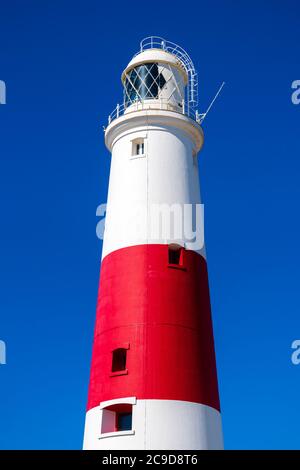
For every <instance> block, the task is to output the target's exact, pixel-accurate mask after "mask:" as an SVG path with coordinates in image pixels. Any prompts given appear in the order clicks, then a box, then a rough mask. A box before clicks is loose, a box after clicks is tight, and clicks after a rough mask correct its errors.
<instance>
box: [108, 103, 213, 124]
mask: <svg viewBox="0 0 300 470" xmlns="http://www.w3.org/2000/svg"><path fill="white" fill-rule="evenodd" d="M151 109H159V110H165V111H173V112H177V113H180V114H184V115H185V116H188V117H189V118H191V119H193V120H194V121H196V122H197V123H198V124H201V123H202V120H203V118H204V116H205V115H204V114H200V113H198V111H197V110H194V109H192V108H189V107H188V106H185V103H184V101H183V102H182V103H181V105H180V106H176V107H175V106H174V105H172V104H171V103H170V101H168V100H166V99H161V98H160V99H157V100H137V101H135V102H134V103H132V104H130V105H125V104H124V103H123V104H121V105H120V104H117V106H116V107H115V109H114V110H113V111H112V112H111V113H110V115H109V116H108V124H110V123H111V122H112V121H113V120H114V119H118V118H119V117H121V116H123V115H124V114H129V113H132V112H136V111H145V110H151Z"/></svg>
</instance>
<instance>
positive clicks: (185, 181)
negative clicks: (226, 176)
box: [102, 110, 205, 258]
mask: <svg viewBox="0 0 300 470" xmlns="http://www.w3.org/2000/svg"><path fill="white" fill-rule="evenodd" d="M140 138H142V139H144V141H145V145H144V148H145V155H143V156H142V157H137V158H132V141H133V140H134V139H140ZM105 141H106V145H107V147H108V148H109V149H110V150H111V151H112V160H111V170H110V180H109V190H108V199H107V212H106V221H105V224H106V225H105V226H106V231H105V232H104V241H103V252H102V258H104V257H105V256H106V255H108V254H109V253H111V252H113V251H115V250H117V249H120V248H124V247H128V246H134V245H139V244H147V243H160V244H161V243H172V242H176V243H180V244H181V245H183V246H185V247H186V248H187V249H192V250H195V251H198V252H199V253H201V254H202V255H203V256H205V249H204V248H202V249H198V248H195V244H194V243H193V242H191V241H190V240H189V239H188V238H187V237H186V236H182V237H181V238H180V239H178V238H170V239H168V240H166V239H164V238H163V237H161V238H155V239H154V237H153V236H152V235H153V232H154V230H153V226H151V211H152V208H153V207H154V206H155V205H156V206H157V205H164V204H166V205H168V206H169V207H171V206H173V205H179V206H180V207H181V209H182V210H183V208H184V205H187V204H193V205H194V206H195V205H196V204H200V202H201V201H200V187H199V175H198V161H197V156H194V155H195V154H196V153H197V152H198V151H199V150H200V149H201V147H202V144H203V133H202V130H201V128H200V126H199V125H198V124H197V123H196V122H194V121H192V120H191V119H189V118H188V117H187V116H184V115H182V114H179V113H175V112H172V111H165V110H149V111H137V112H134V113H130V114H129V115H124V116H122V117H120V118H119V119H116V120H115V121H113V122H112V123H111V124H110V126H109V127H108V128H107V130H106V134H105ZM137 213H138V216H137ZM187 221H188V225H190V226H192V221H191V217H190V216H188V217H187ZM183 235H184V234H183Z"/></svg>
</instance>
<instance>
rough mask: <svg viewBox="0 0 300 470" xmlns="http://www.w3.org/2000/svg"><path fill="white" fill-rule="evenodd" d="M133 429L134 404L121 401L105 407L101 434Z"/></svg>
mask: <svg viewBox="0 0 300 470" xmlns="http://www.w3.org/2000/svg"><path fill="white" fill-rule="evenodd" d="M131 430H132V404H129V403H128V404H127V403H124V404H123V403H120V404H115V405H111V406H108V407H106V408H103V411H102V423H101V434H106V433H111V432H119V431H131Z"/></svg>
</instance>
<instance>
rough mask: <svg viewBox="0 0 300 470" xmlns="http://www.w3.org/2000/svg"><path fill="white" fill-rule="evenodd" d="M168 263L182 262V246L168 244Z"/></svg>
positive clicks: (179, 263) (176, 263)
mask: <svg viewBox="0 0 300 470" xmlns="http://www.w3.org/2000/svg"><path fill="white" fill-rule="evenodd" d="M169 264H175V265H178V266H179V265H181V264H182V248H181V246H177V245H169Z"/></svg>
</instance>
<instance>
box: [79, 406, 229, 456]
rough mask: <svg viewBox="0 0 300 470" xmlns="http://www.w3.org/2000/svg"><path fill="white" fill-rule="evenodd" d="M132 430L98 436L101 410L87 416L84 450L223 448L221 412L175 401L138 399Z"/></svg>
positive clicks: (89, 412) (133, 414)
mask: <svg viewBox="0 0 300 470" xmlns="http://www.w3.org/2000/svg"><path fill="white" fill-rule="evenodd" d="M132 410H133V411H132V430H131V431H121V432H120V433H109V434H102V435H101V419H102V413H103V411H102V410H101V409H100V406H99V407H95V408H92V409H91V410H89V411H88V412H87V414H86V423H85V434H84V445H83V448H84V449H91V450H92V449H94V450H97V449H98V450H101V449H110V450H125V449H148V450H151V449H157V450H185V449H186V450H202V449H203V450H205V449H223V436H222V425H221V415H220V413H219V412H218V411H217V410H215V409H214V408H211V407H210V406H206V405H201V404H198V403H191V402H186V401H177V400H137V402H136V404H135V405H133V408H132Z"/></svg>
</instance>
